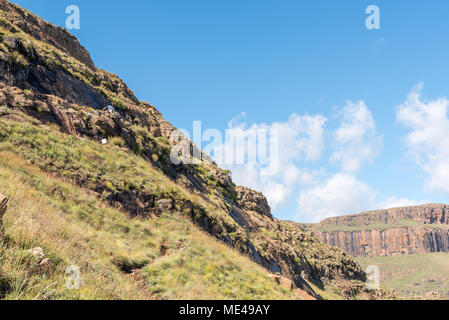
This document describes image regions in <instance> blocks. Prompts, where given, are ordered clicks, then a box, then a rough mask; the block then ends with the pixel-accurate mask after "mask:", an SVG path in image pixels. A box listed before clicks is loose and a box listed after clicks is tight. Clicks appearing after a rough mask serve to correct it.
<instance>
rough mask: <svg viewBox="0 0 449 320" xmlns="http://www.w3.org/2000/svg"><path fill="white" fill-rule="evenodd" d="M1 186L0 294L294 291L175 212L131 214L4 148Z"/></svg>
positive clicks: (269, 294) (278, 295)
mask: <svg viewBox="0 0 449 320" xmlns="http://www.w3.org/2000/svg"><path fill="white" fill-rule="evenodd" d="M0 190H2V192H3V193H4V194H5V195H7V196H8V197H9V198H10V199H11V201H10V205H9V208H8V211H7V214H6V216H5V227H6V230H7V236H6V239H5V241H4V243H3V245H2V246H0V261H1V264H0V297H4V298H6V299H18V298H20V299H67V298H68V299H143V298H146V299H151V298H158V299H160V298H164V299H168V298H172V299H182V298H189V299H205V298H213V299H223V298H230V299H292V298H298V297H297V296H295V294H293V292H287V291H286V290H285V289H283V288H281V287H279V286H278V285H277V284H276V283H275V282H273V281H272V280H270V279H269V278H268V277H267V271H266V270H264V269H263V268H261V267H259V266H258V265H257V264H255V263H253V262H252V261H250V260H249V259H248V258H246V257H243V256H241V255H239V254H238V253H237V252H235V251H234V250H232V249H230V248H228V247H227V246H225V245H223V244H221V243H219V242H218V241H216V240H215V239H213V238H212V237H210V236H208V235H207V234H205V233H204V232H202V231H200V230H199V229H198V228H197V227H196V226H194V225H193V224H192V223H190V222H189V221H188V220H187V219H184V218H182V217H181V216H180V215H178V214H175V215H164V214H163V215H162V216H160V217H157V218H154V219H151V220H143V219H130V218H129V217H128V216H127V215H126V214H125V213H123V212H121V211H119V210H117V209H114V208H111V207H109V206H108V205H107V204H105V203H103V202H101V201H99V200H98V199H97V198H96V197H95V196H94V195H92V194H91V193H90V192H89V191H86V190H84V189H81V188H78V187H75V186H74V185H72V184H70V183H67V182H65V181H63V180H61V179H58V178H55V177H52V176H49V175H48V174H45V173H43V172H41V171H40V170H39V169H37V168H35V167H33V166H30V164H29V163H28V162H25V161H24V160H22V159H21V158H20V157H18V156H16V155H13V154H11V153H7V152H1V153H0ZM35 247H41V248H43V249H44V252H45V254H46V256H47V257H49V258H50V261H51V264H50V266H49V267H47V268H41V267H39V266H38V264H37V262H38V261H37V260H36V258H34V257H33V255H31V254H30V253H29V250H30V249H32V248H35ZM69 265H77V266H78V267H80V269H81V278H82V285H81V288H80V289H79V290H69V289H67V288H66V287H65V282H66V279H67V277H68V275H66V274H65V269H66V267H67V266H69ZM133 269H138V270H139V271H135V272H131V271H132V270H133Z"/></svg>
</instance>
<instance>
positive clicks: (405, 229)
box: [304, 204, 449, 257]
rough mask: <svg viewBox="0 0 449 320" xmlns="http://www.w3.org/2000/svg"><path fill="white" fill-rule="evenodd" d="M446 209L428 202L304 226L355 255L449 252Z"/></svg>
mask: <svg viewBox="0 0 449 320" xmlns="http://www.w3.org/2000/svg"><path fill="white" fill-rule="evenodd" d="M448 209H449V207H448V206H447V205H445V204H427V205H422V206H413V207H404V208H393V209H387V210H376V211H370V212H365V213H361V214H357V215H348V216H341V217H335V218H329V219H326V220H323V221H322V222H321V223H319V224H312V225H306V226H304V228H305V230H308V231H310V232H311V234H312V235H313V236H315V237H316V238H318V239H319V240H320V241H322V242H324V243H326V244H330V245H333V246H337V247H339V248H341V249H343V250H344V251H346V252H347V253H348V254H350V255H352V256H357V257H363V256H393V255H401V254H422V253H431V252H449V217H448Z"/></svg>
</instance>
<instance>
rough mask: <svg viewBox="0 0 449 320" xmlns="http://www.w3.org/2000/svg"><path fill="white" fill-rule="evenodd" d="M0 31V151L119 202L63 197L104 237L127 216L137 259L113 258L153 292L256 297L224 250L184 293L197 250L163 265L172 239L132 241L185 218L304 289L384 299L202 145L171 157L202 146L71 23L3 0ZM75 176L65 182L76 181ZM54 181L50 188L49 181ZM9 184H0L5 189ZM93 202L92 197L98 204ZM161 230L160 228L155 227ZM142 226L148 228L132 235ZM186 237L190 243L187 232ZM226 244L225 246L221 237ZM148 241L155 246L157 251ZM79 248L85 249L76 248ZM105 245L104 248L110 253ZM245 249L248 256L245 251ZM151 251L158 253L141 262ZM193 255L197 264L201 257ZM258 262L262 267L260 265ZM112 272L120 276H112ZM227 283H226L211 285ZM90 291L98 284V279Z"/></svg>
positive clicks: (337, 253)
mask: <svg viewBox="0 0 449 320" xmlns="http://www.w3.org/2000/svg"><path fill="white" fill-rule="evenodd" d="M0 40H1V41H0V150H1V151H3V152H6V153H8V154H13V157H18V158H21V159H24V160H26V161H30V163H32V164H33V166H35V167H38V168H39V169H40V170H43V171H45V172H47V173H50V174H53V175H55V176H57V177H59V178H60V179H65V180H67V183H69V185H68V186H72V188H75V189H74V190H78V189H77V188H80V189H82V190H84V192H87V193H92V197H93V198H95V199H96V200H95V201H98V202H99V203H101V204H103V206H106V205H107V206H108V210H107V211H108V212H112V213H111V217H107V216H108V215H109V213H106V212H103V213H101V215H100V216H101V217H102V218H99V217H98V216H97V215H96V214H89V212H92V211H87V209H89V208H86V206H87V204H84V203H83V201H82V200H77V201H75V203H73V202H66V199H67V197H65V196H64V197H63V198H62V200H61V203H60V204H61V205H62V206H63V207H64V208H65V210H68V211H70V212H72V210H75V211H73V213H74V214H75V215H76V217H78V220H79V221H80V222H83V223H85V220H83V219H87V220H90V219H94V220H93V221H94V222H95V226H97V227H98V228H100V229H99V231H98V232H99V234H98V235H95V232H94V230H95V228H94V229H92V232H93V235H92V236H93V237H97V236H98V237H101V235H102V234H103V231H102V229H101V227H102V225H103V223H104V221H108V220H109V219H112V217H113V216H115V215H118V214H119V213H120V214H122V216H123V219H124V220H123V221H122V224H124V225H125V227H124V230H123V232H121V231H120V232H118V231H117V232H118V233H114V234H115V236H114V237H115V242H114V243H115V244H116V245H118V244H120V243H121V244H122V245H123V246H125V249H124V250H125V251H126V250H128V253H127V255H128V257H127V256H126V255H125V257H120V256H114V257H113V258H114V259H115V260H114V261H115V264H116V265H117V266H121V267H120V268H122V272H125V273H126V272H129V270H130V269H139V270H140V271H139V272H138V273H140V272H142V273H143V276H144V278H145V279H147V278H148V277H150V279H149V280H148V281H147V282H148V283H150V284H151V286H152V289H150V290H149V291H150V292H151V295H152V296H153V297H157V298H165V297H175V298H181V297H187V296H188V292H198V291H201V292H202V294H203V295H204V297H206V296H208V297H210V298H213V297H220V294H221V295H223V296H226V297H229V296H231V297H233V296H235V297H242V296H244V297H246V296H247V294H252V296H251V295H250V297H258V294H257V293H256V294H255V293H254V290H253V289H248V290H247V289H245V288H244V287H242V288H240V286H239V285H235V281H234V280H232V279H233V278H235V277H236V278H238V279H240V278H239V277H240V276H238V275H232V276H231V275H230V274H233V273H238V272H239V271H238V270H239V269H238V268H237V269H236V270H234V271H235V272H231V271H229V270H228V268H231V269H232V268H233V267H230V265H229V263H228V262H227V260H223V259H221V258H219V256H217V258H215V257H214V256H212V257H209V258H207V254H206V253H204V260H201V259H198V261H199V262H201V266H202V268H204V269H205V270H203V271H201V270H198V272H200V271H201V272H206V273H207V274H209V276H206V278H207V279H208V282H207V285H210V288H203V289H201V285H200V289H198V288H196V289H195V288H190V289H189V290H186V291H183V290H184V289H182V288H184V287H185V288H189V285H186V283H190V284H191V285H192V286H193V282H189V281H191V280H190V279H184V278H185V277H186V273H185V272H187V271H189V270H190V269H189V268H193V269H195V268H197V267H198V266H199V264H198V266H195V265H190V264H189V263H186V262H185V261H186V260H189V258H188V253H189V252H190V251H183V250H179V251H178V252H177V253H174V254H173V256H170V258H163V259H162V260H161V262H160V263H159V264H158V263H157V262H154V261H153V259H155V256H156V254H157V252H160V253H162V254H163V255H164V254H165V253H166V251H167V250H168V251H170V250H169V249H167V248H165V244H164V245H161V244H160V243H159V247H158V246H157V245H156V249H154V250H155V251H151V250H150V249H148V248H147V247H146V246H145V245H143V244H142V246H141V247H140V246H139V245H137V244H136V245H134V244H133V241H136V242H140V241H143V243H148V245H151V243H152V241H153V240H154V241H156V243H157V242H158V241H159V240H157V239H159V238H158V236H157V235H158V234H163V233H164V232H168V233H169V234H172V236H169V238H171V237H173V238H176V237H175V235H174V233H170V229H166V226H165V224H164V223H161V221H173V222H170V223H174V221H179V223H180V225H179V227H176V228H183V227H182V226H184V225H192V223H193V224H194V225H195V226H196V227H195V228H200V229H202V230H204V231H206V232H207V233H208V234H209V235H211V236H213V238H214V239H216V240H219V241H220V242H221V243H222V244H223V243H224V244H226V245H227V246H228V248H229V250H231V248H232V249H233V250H235V251H233V252H239V253H240V254H242V255H243V256H246V257H249V258H250V259H251V260H252V261H254V262H256V263H257V264H258V265H259V266H262V267H264V268H265V270H266V271H265V272H266V273H268V272H271V273H276V274H279V275H282V276H283V277H285V278H288V279H290V280H291V281H292V282H293V284H294V285H295V286H296V287H297V288H300V289H302V290H304V291H306V292H307V293H308V294H309V295H311V296H314V297H318V298H319V297H320V296H328V295H329V297H342V298H355V297H359V296H360V297H364V298H375V297H378V294H379V292H374V291H373V292H371V291H367V290H366V289H365V287H364V285H363V281H364V280H365V277H366V275H365V273H364V272H363V270H362V269H361V267H360V265H358V264H357V262H356V261H354V260H353V259H352V258H351V257H349V256H347V255H346V254H345V253H344V252H343V251H341V250H340V249H337V248H335V247H331V246H327V245H325V244H323V243H321V242H319V241H318V240H317V239H315V238H313V237H311V236H309V235H308V234H306V233H305V232H303V231H301V230H300V229H298V228H297V227H296V226H294V225H293V224H291V223H289V222H285V221H279V220H277V219H275V218H273V216H272V215H271V212H270V208H269V207H268V205H267V201H266V198H265V197H264V196H263V195H261V194H260V193H257V192H255V191H253V190H250V189H247V188H242V187H239V186H236V185H235V184H234V183H233V181H232V178H231V174H230V173H229V172H228V171H225V170H221V169H220V168H218V167H217V165H216V164H215V163H214V162H213V161H212V160H211V159H210V158H209V157H208V156H207V155H206V154H204V153H202V152H198V156H196V157H197V158H198V160H201V162H200V163H199V164H189V163H188V162H187V161H185V160H186V159H185V158H182V159H181V160H183V161H182V162H181V163H180V164H174V163H172V162H171V161H170V151H171V150H172V147H173V146H174V145H175V144H176V143H180V142H182V143H183V144H184V145H187V147H188V148H189V149H194V150H195V149H196V146H195V145H194V144H193V143H191V142H190V141H189V140H188V139H186V138H185V137H182V136H180V137H177V138H174V139H173V136H172V133H173V132H174V131H175V128H173V126H172V125H171V124H170V123H168V122H167V121H166V120H165V119H164V118H163V117H162V115H161V114H160V113H159V112H158V111H157V110H156V108H155V107H153V106H151V105H150V104H148V103H146V102H142V101H139V100H138V99H137V98H136V97H135V96H134V94H133V92H132V91H131V90H130V89H129V88H128V87H127V86H126V84H124V83H123V82H122V81H121V80H120V79H119V78H118V77H117V76H116V75H113V74H110V73H108V72H106V71H104V70H100V69H97V68H96V67H95V65H94V64H93V62H92V61H91V59H90V56H89V53H88V52H87V50H86V49H84V48H83V47H82V46H80V44H79V43H78V41H77V40H76V38H74V37H73V36H71V35H70V34H69V33H68V32H66V31H65V30H63V29H62V28H58V27H55V26H53V25H51V24H49V23H47V22H45V21H43V20H42V19H40V18H39V17H37V16H35V15H33V14H32V13H31V12H28V11H26V10H24V9H22V8H20V7H18V6H16V5H13V4H11V3H10V2H8V1H6V0H0ZM107 105H113V106H114V107H115V111H114V112H109V111H108V110H104V107H106V106H107ZM180 107H182V106H180ZM171 138H172V139H171ZM102 139H107V141H108V144H107V145H102V144H101V143H100V141H101V140H102ZM196 150H197V149H196ZM55 181H56V180H55ZM55 183H56V182H55ZM68 186H67V187H66V189H70V187H68ZM47 189H49V190H52V187H51V184H49V185H48V188H47ZM6 191H7V189H6ZM6 191H3V190H1V189H0V192H3V193H7V192H6ZM58 192H59V191H56V194H57V193H58ZM67 192H72V191H70V190H68V191H67ZM9 196H10V201H11V202H12V203H15V204H19V203H20V202H21V201H22V198H21V197H18V198H15V197H14V195H12V196H11V195H9ZM93 198H92V199H93ZM69 199H70V197H69ZM89 201H94V200H89ZM89 201H88V202H87V203H89ZM72 206H73V208H72ZM96 206H97V204H92V208H95V207H96ZM92 208H91V209H92ZM17 210H19V209H17ZM36 214H37V213H36ZM7 219H13V220H14V215H12V216H11V214H9V215H8V217H7ZM161 219H162V220H161ZM184 220H185V221H184ZM158 221H159V223H158ZM71 223H73V224H74V227H75V226H77V225H78V221H77V220H73V221H72V222H71ZM170 223H167V224H170ZM134 224H142V225H148V226H152V228H150V227H149V228H150V229H152V230H153V231H151V232H149V233H145V231H142V230H140V231H139V232H137V233H135V232H130V231H129V230H130V229H129V226H130V225H134ZM14 225H15V224H14V221H12V222H11V220H10V222H9V226H8V224H7V225H6V227H7V232H9V234H11V232H13V231H11V230H8V228H13V227H12V226H14ZM114 228H115V229H116V230H121V229H120V228H118V227H114ZM142 228H143V227H142ZM158 228H160V230H156V229H158ZM176 228H175V229H176ZM57 229H58V228H57ZM144 229H145V228H144ZM12 230H14V228H13V229H12ZM58 230H59V229H58ZM127 230H128V231H127ZM195 230H196V229H195ZM56 231H57V230H55V232H56ZM125 231H126V232H125ZM24 233H26V232H24ZM30 234H32V233H30ZM128 234H129V236H127V235H128ZM134 234H139V235H140V236H141V238H138V239H133V238H132V237H133V236H134ZM154 235H156V236H155V237H156V238H155V239H156V240H155V239H153V236H154ZM111 236H112V235H111ZM122 237H123V239H122ZM31 238H32V237H31ZM31 238H30V239H29V241H31ZM75 238H76V237H75ZM55 239H58V238H55ZM204 239H205V238H204ZM128 241H129V242H128ZM176 241H180V239H177V240H176ZM201 241H203V240H201V239H198V242H199V244H196V243H195V241H193V240H191V243H192V246H193V247H197V248H198V250H199V252H200V253H201V249H200V248H201V247H203V246H202V245H201V244H202V243H201ZM159 242H160V241H159ZM11 243H12V244H14V242H8V243H7V245H6V249H4V248H2V250H6V251H4V254H5V255H14V252H15V250H8V249H7V248H8V246H10V245H12V244H11ZM99 243H102V242H101V241H100V242H99ZM125 243H126V245H125ZM213 243H214V245H213V246H212V247H214V246H215V245H218V244H217V243H218V242H216V241H215V242H213ZM60 245H61V246H63V244H60ZM54 246H55V247H56V246H57V244H56V243H55V244H54ZM92 246H93V248H92V252H91V254H92V255H93V256H95V254H94V253H93V252H95V250H100V249H101V250H103V249H104V248H103V247H102V246H101V245H99V247H97V246H96V244H95V243H92ZM178 246H179V247H180V248H183V246H182V241H181V242H179V243H178ZM175 247H176V246H175ZM212 247H211V249H210V250H212ZM171 248H173V246H171ZM219 248H225V247H222V246H221V245H220V247H219ZM115 249H120V248H119V247H113V248H111V249H108V250H110V251H114V252H115ZM147 250H150V251H149V252H150V255H149V256H147V254H148V251H147ZM220 250H225V249H220ZM119 251H120V250H118V251H117V252H119ZM193 251H195V250H193ZM70 252H72V250H70ZM73 252H75V253H76V252H77V249H76V248H75V249H74V250H73ZM142 252H144V253H142ZM151 252H153V253H151ZM100 253H101V251H100ZM100 253H99V254H98V256H102V254H100ZM113 255H115V253H114V254H113ZM164 256H165V255H164ZM243 256H242V257H240V258H241V259H247V258H246V257H243ZM128 258H129V259H128ZM89 259H90V258H89ZM89 259H86V261H87V262H89V261H90V260H89ZM164 259H167V260H168V261H165V260H164ZM236 259H237V258H236ZM56 260H58V259H56ZM93 260H94V261H95V259H94V258H93ZM4 261H7V263H2V268H3V269H11V270H12V269H14V268H18V267H17V266H14V263H16V262H15V261H16V260H11V259H7V260H4ZM18 261H19V262H18V263H19V265H20V263H21V262H20V261H25V262H23V263H24V265H25V266H23V267H24V268H25V267H26V265H28V262H27V260H20V259H19V260H18ZM133 261H134V262H135V263H134V262H133ZM148 261H150V262H151V261H153V262H154V263H152V264H151V265H149V266H148V267H145V268H143V266H144V265H146V263H147V262H148ZM191 261H192V263H194V259H192V260H191ZM213 261H215V262H213ZM87 262H86V263H87ZM185 263H186V264H185ZM250 266H254V264H248V268H249V267H250ZM248 268H247V269H245V268H243V265H242V269H241V270H242V276H243V277H246V276H249V273H250V271H249V269H248ZM251 268H252V267H251ZM18 269H19V270H20V268H18ZM164 270H168V271H169V272H168V271H167V272H165V271H164ZM244 270H248V272H247V273H245V271H244ZM254 270H255V271H254V272H255V273H257V272H259V271H257V270H261V269H254ZM201 272H200V273H201ZM192 274H194V273H192ZM116 276H117V277H118V278H117V279H118V280H117V281H119V282H120V281H122V280H120V279H122V278H120V277H121V276H123V275H120V274H117V275H116ZM227 276H229V277H231V278H230V279H228V280H229V284H225V282H227V281H228V280H226V279H227V278H226V277H227ZM8 277H10V276H8ZM104 277H105V278H107V279H109V280H110V281H111V283H112V282H114V283H115V280H114V279H111V278H110V277H109V276H106V275H105V276H104ZM192 278H193V279H194V278H195V277H192ZM13 279H14V278H13ZM183 279H184V280H183ZM249 279H251V277H250V278H249ZM98 281H99V280H98ZM178 281H179V282H178ZM239 281H240V280H239ZM9 282H10V281H9ZM143 282H145V281H143ZM184 282H186V283H184ZM237 282H238V281H237ZM170 283H171V285H172V286H171V287H170V286H169V284H170ZM260 283H261V284H262V287H263V286H265V284H266V283H267V282H266V280H261V282H260ZM49 284H51V283H49ZM233 284H234V285H233ZM110 285H111V286H114V285H116V284H110ZM207 285H206V284H205V285H204V286H207ZM267 285H268V287H267V288H270V285H269V284H268V283H267ZM159 286H161V288H159ZM219 287H220V288H222V290H220V292H219V293H214V292H215V290H218V289H217V288H219ZM50 288H51V287H50ZM164 288H165V289H164ZM168 288H171V289H168ZM225 289H229V290H228V291H230V292H228V291H226V290H225ZM90 290H92V292H93V291H94V290H95V288H94V287H92V288H91V289H90ZM96 290H101V289H100V288H96ZM164 290H168V291H170V292H171V293H167V292H165V291H164ZM273 290H274V289H273ZM236 291H239V293H238V294H237V293H236ZM8 292H9V291H8ZM145 292H147V291H145ZM256 292H258V291H257V290H256ZM95 294H96V293H95ZM95 294H94V293H92V295H91V296H95ZM260 294H261V295H262V293H260ZM264 294H265V293H264ZM101 296H102V295H99V297H101ZM194 296H195V295H194ZM281 296H282V295H281ZM282 297H283V296H282Z"/></svg>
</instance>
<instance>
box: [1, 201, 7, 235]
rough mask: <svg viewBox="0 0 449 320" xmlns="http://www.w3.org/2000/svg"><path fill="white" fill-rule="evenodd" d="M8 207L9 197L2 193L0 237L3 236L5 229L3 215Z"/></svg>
mask: <svg viewBox="0 0 449 320" xmlns="http://www.w3.org/2000/svg"><path fill="white" fill-rule="evenodd" d="M7 208H8V198H6V197H5V196H4V195H2V194H0V239H1V238H3V236H4V234H5V230H4V227H3V216H4V215H5V212H6V209H7Z"/></svg>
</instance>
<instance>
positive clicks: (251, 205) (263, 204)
mask: <svg viewBox="0 0 449 320" xmlns="http://www.w3.org/2000/svg"><path fill="white" fill-rule="evenodd" d="M235 191H236V192H237V200H238V202H239V205H240V207H241V208H242V209H243V210H247V211H252V212H257V213H258V214H261V215H263V216H267V217H269V218H272V217H273V216H272V215H271V208H270V206H269V205H268V201H267V198H266V197H265V196H264V195H263V193H261V192H257V191H254V190H251V189H249V188H245V187H237V188H236V189H235Z"/></svg>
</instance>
